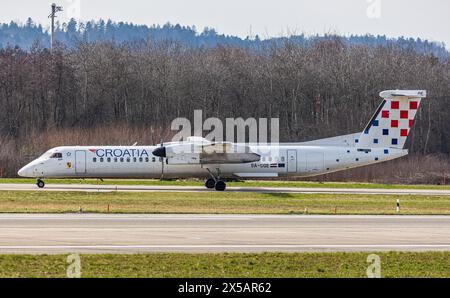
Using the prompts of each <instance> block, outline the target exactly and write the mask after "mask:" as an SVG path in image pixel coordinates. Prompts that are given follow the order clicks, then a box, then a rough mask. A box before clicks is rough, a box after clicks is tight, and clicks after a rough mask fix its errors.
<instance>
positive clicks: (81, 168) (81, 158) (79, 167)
mask: <svg viewBox="0 0 450 298" xmlns="http://www.w3.org/2000/svg"><path fill="white" fill-rule="evenodd" d="M75 173H77V174H84V173H86V151H82V150H77V151H75Z"/></svg>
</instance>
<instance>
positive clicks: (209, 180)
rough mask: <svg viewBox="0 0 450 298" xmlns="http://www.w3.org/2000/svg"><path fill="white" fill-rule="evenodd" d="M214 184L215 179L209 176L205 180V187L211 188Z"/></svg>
mask: <svg viewBox="0 0 450 298" xmlns="http://www.w3.org/2000/svg"><path fill="white" fill-rule="evenodd" d="M215 185H216V181H215V180H214V179H212V178H209V179H208V180H206V181H205V187H206V188H209V189H212V188H214V187H215Z"/></svg>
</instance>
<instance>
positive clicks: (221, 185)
mask: <svg viewBox="0 0 450 298" xmlns="http://www.w3.org/2000/svg"><path fill="white" fill-rule="evenodd" d="M226 187H227V185H226V184H225V182H223V181H222V180H219V181H217V182H216V185H215V186H214V188H215V189H216V190H217V191H224V190H225V188H226Z"/></svg>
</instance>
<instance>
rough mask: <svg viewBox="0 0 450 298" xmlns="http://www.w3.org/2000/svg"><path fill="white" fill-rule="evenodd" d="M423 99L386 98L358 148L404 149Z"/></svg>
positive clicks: (360, 139)
mask: <svg viewBox="0 0 450 298" xmlns="http://www.w3.org/2000/svg"><path fill="white" fill-rule="evenodd" d="M420 102H421V98H407V97H393V98H386V99H385V100H384V102H383V104H382V106H381V108H379V110H378V111H377V115H376V116H375V118H373V120H372V123H369V125H368V126H367V128H366V129H365V130H364V132H363V133H362V134H361V137H360V138H359V140H358V142H357V144H356V145H357V146H358V147H361V148H362V147H367V148H370V147H385V148H389V147H391V148H403V147H404V145H405V142H406V139H407V137H408V135H409V132H410V130H411V127H412V125H413V123H414V118H415V117H416V113H417V110H418V109H419V106H420Z"/></svg>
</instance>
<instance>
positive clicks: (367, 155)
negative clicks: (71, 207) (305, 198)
mask: <svg viewBox="0 0 450 298" xmlns="http://www.w3.org/2000/svg"><path fill="white" fill-rule="evenodd" d="M157 147H158V146H85V147H82V146H76V147H57V148H53V149H51V150H49V151H48V152H47V153H45V154H44V155H43V156H41V157H40V158H38V159H36V160H34V161H32V162H31V163H29V164H28V165H26V166H25V167H23V168H22V169H21V170H20V171H19V175H20V176H23V177H35V178H161V177H163V178H188V177H194V178H207V177H209V176H210V173H209V172H211V173H213V174H214V175H218V176H220V177H222V178H231V177H236V178H276V177H288V176H292V177H308V176H315V175H320V174H324V173H330V172H335V171H339V170H345V169H349V168H354V167H359V166H365V165H369V164H374V163H379V162H383V161H387V160H391V159H395V158H398V157H401V156H404V155H406V154H408V152H407V150H403V149H393V148H371V149H358V148H356V147H350V146H348V147H347V146H342V147H339V146H310V145H307V146H304V145H295V144H280V145H278V146H259V145H254V146H250V147H251V149H252V151H253V152H255V153H257V154H259V155H260V156H261V158H260V160H259V161H258V162H251V163H241V164H217V165H216V164H185V165H178V164H170V163H169V164H168V163H166V159H164V158H160V157H156V156H154V155H153V154H152V152H153V150H154V149H156V148H157Z"/></svg>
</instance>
